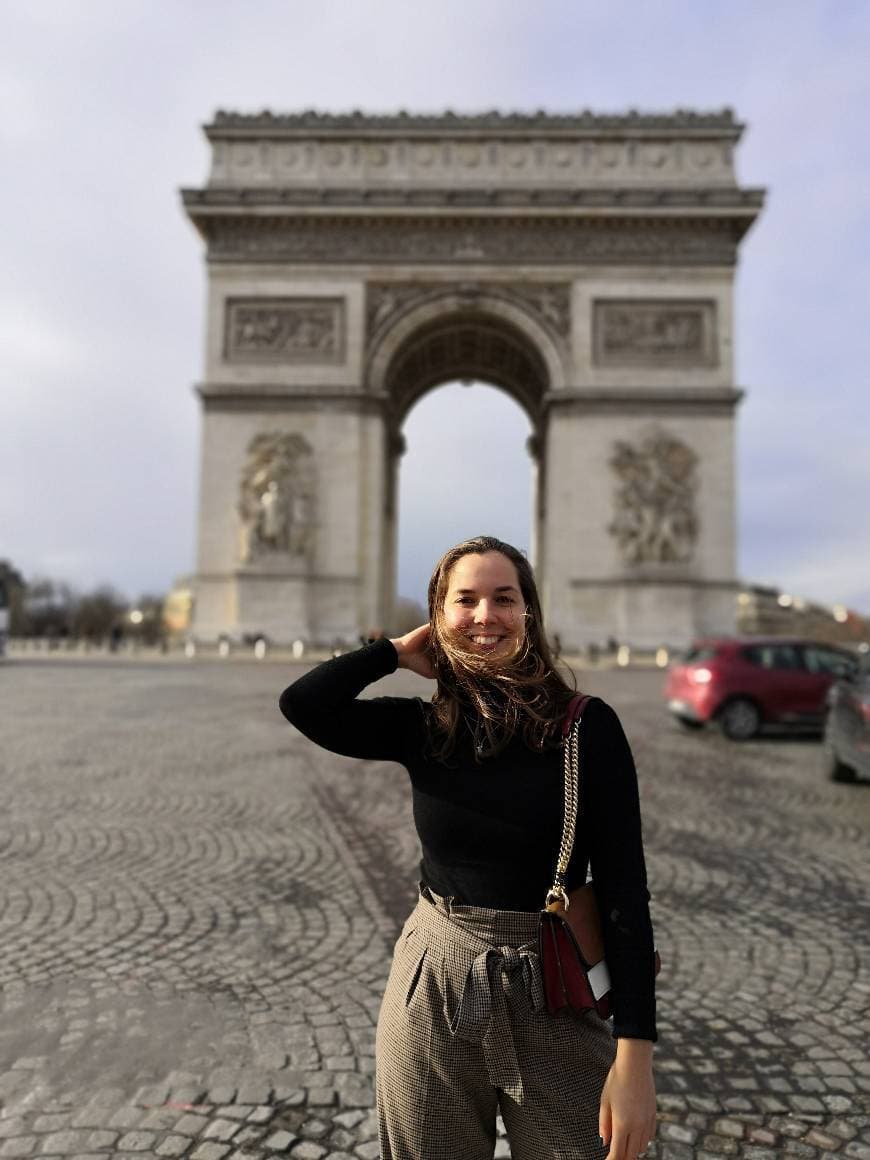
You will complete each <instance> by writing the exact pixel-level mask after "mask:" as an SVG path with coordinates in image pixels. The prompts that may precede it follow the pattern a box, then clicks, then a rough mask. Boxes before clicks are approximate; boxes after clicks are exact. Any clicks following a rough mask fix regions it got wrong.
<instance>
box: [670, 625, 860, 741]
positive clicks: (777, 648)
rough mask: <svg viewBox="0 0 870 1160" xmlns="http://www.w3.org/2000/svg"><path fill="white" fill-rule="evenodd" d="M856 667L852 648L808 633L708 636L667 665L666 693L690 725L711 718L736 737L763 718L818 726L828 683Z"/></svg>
mask: <svg viewBox="0 0 870 1160" xmlns="http://www.w3.org/2000/svg"><path fill="white" fill-rule="evenodd" d="M856 667H857V657H856V656H855V654H854V653H852V652H849V651H848V650H847V649H844V648H838V647H837V646H836V645H830V644H819V643H817V642H815V641H812V640H803V639H798V638H794V637H782V636H775V637H767V636H764V637H763V636H743V637H707V638H704V639H702V640H697V641H695V642H694V643H693V644H692V647H691V648H690V649H689V651H688V653H687V654H686V656H685V657H684V658H683V660H682V661H681V662H679V663H677V664H675V665H673V666H672V667H671V668H670V670H669V672H668V677H667V682H666V684H665V696H666V697H667V701H668V709H669V710H670V711H671V713H673V715H674V716H675V717H676V719H677V721H679V723H680V724H681V725H683V726H685V727H686V728H687V729H700V728H701V726H702V725H704V724H706V722H708V721H715V722H716V723H717V724H718V725H719V727H720V728H721V730H722V732H723V733H724V734H725V736H726V737H730V738H731V739H732V740H734V741H744V740H746V739H747V738H749V737H754V736H755V735H756V733H758V732H759V730H760V729H762V728H763V727H764V726H766V725H777V726H788V727H792V728H804V729H806V728H809V729H812V730H814V731H821V730H822V728H823V727H824V722H825V713H826V704H825V701H826V697H827V692H828V689H829V688H830V686H831V684H832V683H833V682H834V681H835V680H837V678H838V677H842V676H844V675H846V674H848V673H850V672H853V671H854V670H855V669H856Z"/></svg>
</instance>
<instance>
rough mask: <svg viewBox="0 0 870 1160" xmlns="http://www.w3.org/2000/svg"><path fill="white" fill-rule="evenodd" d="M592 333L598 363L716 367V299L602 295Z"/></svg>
mask: <svg viewBox="0 0 870 1160" xmlns="http://www.w3.org/2000/svg"><path fill="white" fill-rule="evenodd" d="M593 335H594V342H593V357H594V360H595V362H596V363H597V364H598V365H599V366H612V367H624V366H648V367H676V366H679V367H711V366H715V365H716V362H717V343H716V303H715V302H712V301H707V300H704V299H699V300H688V301H675V300H674V299H669V300H667V301H661V300H659V301H644V300H640V299H621V300H616V299H598V300H597V301H596V302H595V303H594V306H593Z"/></svg>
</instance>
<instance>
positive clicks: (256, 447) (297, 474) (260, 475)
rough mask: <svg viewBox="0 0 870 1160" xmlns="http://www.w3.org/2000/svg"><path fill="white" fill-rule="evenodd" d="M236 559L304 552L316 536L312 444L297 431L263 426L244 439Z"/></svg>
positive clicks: (256, 558) (255, 558) (248, 559)
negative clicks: (246, 441) (247, 440)
mask: <svg viewBox="0 0 870 1160" xmlns="http://www.w3.org/2000/svg"><path fill="white" fill-rule="evenodd" d="M238 514H239V521H240V524H239V559H240V560H241V562H242V563H243V564H251V563H254V562H255V561H257V560H259V559H262V558H263V557H267V556H269V555H273V554H277V553H288V554H289V555H291V556H306V555H308V554H309V552H310V551H311V548H312V546H313V536H314V469H313V456H312V452H311V448H310V447H309V445H308V443H307V442H306V440H305V439H304V438H303V437H302V436H301V435H299V434H290V435H287V434H283V433H276V432H263V433H262V434H260V435H255V436H254V438H253V439H252V440H251V442H250V444H249V445H248V458H247V462H246V464H245V467H244V470H243V472H242V479H241V486H240V489H239V502H238Z"/></svg>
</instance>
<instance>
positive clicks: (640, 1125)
mask: <svg viewBox="0 0 870 1160" xmlns="http://www.w3.org/2000/svg"><path fill="white" fill-rule="evenodd" d="M651 1046H652V1044H650V1047H651ZM598 1131H599V1133H600V1135H601V1138H602V1140H603V1141H604V1143H605V1144H608V1143H609V1144H610V1151H609V1152H608V1153H607V1157H606V1160H635V1157H636V1156H640V1155H642V1154H643V1153H644V1152H645V1151H646V1149H647V1145H648V1144H649V1142H650V1140H651V1139H652V1138H653V1136H654V1135H655V1132H656V1088H655V1081H654V1080H653V1072H652V1061H651V1059H649V1060H646V1059H643V1058H640V1059H626V1058H623V1059H620V1058H618V1057H617V1059H616V1062H615V1063H614V1064H613V1066H612V1067H611V1069H610V1071H609V1072H608V1073H607V1079H606V1080H605V1081H604V1087H603V1089H602V1092H601V1110H600V1112H599V1114H598Z"/></svg>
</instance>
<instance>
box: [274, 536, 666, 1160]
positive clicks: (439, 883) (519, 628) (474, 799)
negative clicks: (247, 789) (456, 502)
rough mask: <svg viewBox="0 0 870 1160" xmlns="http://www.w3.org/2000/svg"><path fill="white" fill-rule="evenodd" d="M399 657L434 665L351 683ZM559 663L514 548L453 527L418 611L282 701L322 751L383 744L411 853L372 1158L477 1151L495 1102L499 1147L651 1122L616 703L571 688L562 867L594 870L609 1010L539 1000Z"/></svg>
mask: <svg viewBox="0 0 870 1160" xmlns="http://www.w3.org/2000/svg"><path fill="white" fill-rule="evenodd" d="M396 668H406V669H411V670H412V671H413V672H416V673H419V674H420V675H421V676H423V677H427V678H431V679H433V680H435V681H436V682H437V688H436V691H435V694H434V696H433V697H432V700H431V702H425V701H423V700H422V699H421V698H419V697H375V698H371V699H364V700H360V699H357V698H358V694H359V693H360V692H361V691H362V690H363V688H365V686H366V685H369V684H371V683H372V682H373V681H377V680H379V679H380V678H381V677H384V676H386V675H387V674H388V673H391V672H394V671H395V669H396ZM573 693H574V690H573V689H572V688H571V687H570V686H569V685H568V684H567V683H566V681H565V680H563V678H562V677H561V676H560V675H559V674H558V673H557V672H556V671H555V666H554V663H553V660H552V657H551V654H550V650H549V648H548V645H547V643H546V639H545V636H544V629H543V623H542V616H541V607H540V602H539V599H538V593H537V589H536V586H535V580H534V576H533V574H532V570H531V567H530V566H529V563H528V561H527V560H526V559H525V557H524V556H523V555H522V553H520V552H519V551H517V549H516V548H513V547H511V546H510V545H509V544H505V543H503V542H502V541H500V540H497V539H495V538H493V537H491V536H479V537H476V538H474V539H471V540H466V541H465V542H464V543H462V544H459V545H457V546H456V547H455V548H452V549H451V550H450V551H449V552H447V553H446V554H445V555H444V556H443V557H442V559H441V560H440V561H439V562H438V565H437V566H436V568H435V571H434V573H433V575H432V579H431V581H430V583H429V623H428V624H425V625H421V626H420V627H419V628H417V629H415V630H414V631H413V632H409V633H407V634H406V635H405V636H401V637H398V638H396V639H393V640H390V639H387V638H383V639H381V640H378V641H375V642H374V643H372V644H369V645H366V646H365V647H363V648H360V649H357V650H355V651H354V652H351V653H348V654H345V655H344V656H340V657H336V658H334V659H332V660H329V661H326V662H324V663H323V664H321V665H318V666H317V667H315V668H314V669H312V670H311V671H310V672H309V673H307V674H306V675H305V676H303V677H301V678H300V679H299V680H298V681H296V682H295V683H294V684H292V685H291V686H290V687H289V688H287V689H285V691H284V693H283V694H282V696H281V701H280V705H281V710H282V712H283V713H284V715H285V716H286V717H287V719H288V720H289V721H291V722H292V723H293V724H294V725H295V726H296V727H297V728H299V729H300V730H301V731H302V732H303V733H304V734H305V735H306V736H307V737H309V738H310V739H311V740H312V741H315V742H317V744H319V745H322V746H323V747H324V748H326V749H329V750H331V751H332V752H334V753H340V754H344V755H347V756H350V757H359V758H366V759H369V760H383V761H398V762H400V763H401V764H403V765H404V766H405V767H406V768H407V770H408V772H409V774H410V777H411V785H412V793H413V806H414V820H415V824H416V827H417V832H418V835H419V837H420V842H421V846H422V853H423V858H422V861H421V863H420V881H419V883H418V891H419V898H418V901H417V905H416V907H415V908H414V910H413V912H412V913H411V915H410V916H409V918H408V919H407V921H406V922H405V925H404V927H403V928H402V931H401V934H400V935H399V938H398V940H397V942H396V945H395V950H394V954H393V962H392V966H391V969H390V975H389V979H388V982H387V987H386V991H385V994H384V998H383V1002H382V1004H381V1009H380V1014H379V1016H378V1026H377V1036H376V1048H375V1051H376V1065H375V1082H376V1094H377V1106H378V1121H379V1132H380V1145H381V1156H382V1160H442V1158H443V1160H489V1158H490V1157H492V1155H493V1148H494V1143H495V1121H496V1115H497V1113H498V1112H500V1113H501V1115H502V1118H503V1120H504V1123H505V1128H506V1130H507V1133H508V1137H509V1140H510V1145H511V1152H512V1155H513V1157H514V1160H580V1158H581V1157H582V1158H584V1160H585V1158H587V1157H597V1158H604V1157H607V1160H634V1158H635V1157H636V1156H638V1155H642V1154H643V1152H644V1150H645V1148H646V1146H647V1144H648V1142H649V1140H650V1139H651V1137H652V1136H653V1134H654V1132H655V1087H654V1083H653V1075H652V1052H653V1042H654V1041H655V1040H656V1039H657V1034H656V1027H655V994H654V971H653V953H654V952H653V937H652V927H651V924H650V916H649V907H648V902H649V897H650V896H649V891H648V890H647V880H646V867H645V863H644V855H643V845H642V840H641V822H640V810H639V802H638V790H637V777H636V773H635V769H634V763H633V760H632V756H631V751H630V749H629V747H628V742H627V741H626V739H625V735H624V733H623V731H622V727H621V725H620V723H619V719H618V718H617V716H616V714H615V712H614V711H613V709H611V708H610V707H609V706H608V705H606V704H605V703H604V702H603V701H601V700H599V699H598V698H595V699H593V700H592V701H590V702H589V704H588V705H587V708H586V711H585V713H584V717H583V723H582V725H581V734H580V747H581V751H580V772H581V798H580V808H581V811H582V813H581V816H580V818H578V823H577V832H576V838H575V844H574V850H573V854H572V857H571V862H570V864H569V868H568V876H567V888H568V890H572V889H573V888H574V887H575V886H580V885H582V884H583V882H585V880H586V868H587V863H589V864H591V871H592V876H593V880H594V883H595V893H596V897H597V899H598V903H599V907H600V910H601V916H602V925H603V930H604V944H605V954H606V958H607V963H608V967H609V970H610V976H611V985H612V992H611V1005H612V1010H613V1026H612V1029H611V1026H610V1025H609V1023H607V1022H605V1021H604V1020H603V1019H601V1018H600V1017H599V1016H598V1015H597V1013H595V1012H594V1011H591V1012H588V1013H586V1014H585V1015H582V1016H577V1015H575V1014H572V1013H570V1012H567V1011H562V1012H560V1013H559V1014H558V1015H556V1016H552V1015H550V1014H549V1013H548V1011H547V1009H546V1005H545V1004H544V1002H543V994H542V989H541V978H540V966H539V963H538V961H537V955H536V949H535V947H536V942H535V940H536V934H537V926H538V915H539V912H540V909H541V907H542V905H543V902H544V898H545V896H546V893H547V889H548V887H549V886H550V884H551V882H552V879H553V870H554V867H555V861H556V855H557V852H558V848H559V840H560V837H561V832H562V810H563V756H562V749H561V724H562V721H563V718H564V715H565V711H566V708H567V705H568V702H569V700H570V699H571V696H572V695H573Z"/></svg>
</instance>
